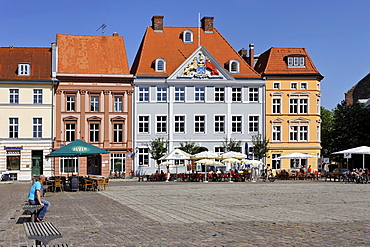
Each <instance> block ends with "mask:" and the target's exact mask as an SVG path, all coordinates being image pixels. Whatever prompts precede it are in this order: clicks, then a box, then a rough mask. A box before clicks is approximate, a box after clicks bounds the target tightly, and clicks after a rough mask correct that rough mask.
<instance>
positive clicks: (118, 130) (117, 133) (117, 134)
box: [113, 123, 123, 142]
mask: <svg viewBox="0 0 370 247" xmlns="http://www.w3.org/2000/svg"><path fill="white" fill-rule="evenodd" d="M122 128H123V124H121V123H114V124H113V142H122V133H123V131H122Z"/></svg>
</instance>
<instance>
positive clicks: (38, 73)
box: [0, 47, 51, 80]
mask: <svg viewBox="0 0 370 247" xmlns="http://www.w3.org/2000/svg"><path fill="white" fill-rule="evenodd" d="M18 63H30V68H31V73H30V76H18V72H17V71H18ZM0 79H20V80H51V50H50V48H40V47H0Z"/></svg>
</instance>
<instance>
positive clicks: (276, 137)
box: [272, 125, 281, 142]
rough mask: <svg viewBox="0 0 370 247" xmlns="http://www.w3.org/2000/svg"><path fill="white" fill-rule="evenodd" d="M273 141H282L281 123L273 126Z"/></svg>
mask: <svg viewBox="0 0 370 247" xmlns="http://www.w3.org/2000/svg"><path fill="white" fill-rule="evenodd" d="M272 141H275V142H280V141H281V126H280V125H273V126H272Z"/></svg>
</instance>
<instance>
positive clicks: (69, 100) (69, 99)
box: [67, 95, 76, 111]
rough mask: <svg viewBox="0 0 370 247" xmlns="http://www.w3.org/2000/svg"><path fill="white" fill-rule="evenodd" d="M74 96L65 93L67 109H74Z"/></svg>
mask: <svg viewBox="0 0 370 247" xmlns="http://www.w3.org/2000/svg"><path fill="white" fill-rule="evenodd" d="M75 100H76V97H75V96H72V95H67V111H75V103H76V101H75Z"/></svg>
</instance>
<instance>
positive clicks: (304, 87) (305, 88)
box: [301, 82, 307, 90]
mask: <svg viewBox="0 0 370 247" xmlns="http://www.w3.org/2000/svg"><path fill="white" fill-rule="evenodd" d="M301 89H302V90H307V83H306V82H301Z"/></svg>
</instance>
